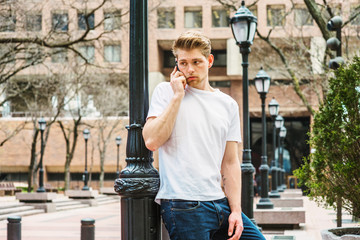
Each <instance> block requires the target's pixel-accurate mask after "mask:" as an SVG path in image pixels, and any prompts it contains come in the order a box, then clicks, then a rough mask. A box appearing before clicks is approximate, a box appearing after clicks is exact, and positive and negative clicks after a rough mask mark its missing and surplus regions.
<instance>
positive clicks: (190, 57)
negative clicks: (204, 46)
mask: <svg viewBox="0 0 360 240" xmlns="http://www.w3.org/2000/svg"><path fill="white" fill-rule="evenodd" d="M177 61H178V67H179V70H180V72H182V73H183V74H184V75H185V78H186V83H187V84H188V85H189V86H191V87H194V88H198V89H202V90H204V89H205V88H206V87H207V84H208V75H209V68H210V67H211V66H212V63H213V61H214V56H213V55H211V54H210V56H209V57H208V58H206V57H205V56H204V55H203V54H202V53H201V51H200V50H199V49H192V50H185V49H178V50H177Z"/></svg>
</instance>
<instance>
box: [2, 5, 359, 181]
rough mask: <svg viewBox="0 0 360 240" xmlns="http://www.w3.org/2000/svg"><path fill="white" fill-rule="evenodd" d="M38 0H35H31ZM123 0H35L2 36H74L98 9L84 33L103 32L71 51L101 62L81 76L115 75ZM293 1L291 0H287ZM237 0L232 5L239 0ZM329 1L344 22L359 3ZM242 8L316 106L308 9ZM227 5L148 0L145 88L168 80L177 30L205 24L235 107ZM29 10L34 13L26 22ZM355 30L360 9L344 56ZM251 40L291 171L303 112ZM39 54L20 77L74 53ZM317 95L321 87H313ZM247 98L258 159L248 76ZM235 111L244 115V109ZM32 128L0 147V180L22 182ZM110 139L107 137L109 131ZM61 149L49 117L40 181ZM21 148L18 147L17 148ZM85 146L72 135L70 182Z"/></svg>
mask: <svg viewBox="0 0 360 240" xmlns="http://www.w3.org/2000/svg"><path fill="white" fill-rule="evenodd" d="M39 2H40V3H41V4H38V3H39ZM128 2H129V1H123V0H121V1H114V2H110V3H106V4H104V5H103V6H102V5H101V2H100V1H99V0H94V1H89V2H88V3H87V5H85V4H83V3H81V2H77V3H76V4H75V5H76V6H73V5H71V4H69V5H66V4H64V3H63V2H62V1H57V0H48V1H34V2H32V3H30V4H29V5H31V6H29V7H28V10H27V11H26V14H28V15H26V14H25V15H26V16H29V17H27V18H21V16H19V14H15V13H14V15H12V16H10V17H11V18H10V20H9V19H8V20H9V21H7V22H8V23H9V24H8V25H9V26H7V27H6V28H3V29H2V31H1V32H0V38H2V37H8V36H20V35H22V34H24V30H25V33H28V34H40V35H46V34H48V33H49V31H51V30H54V29H58V30H61V31H63V32H69V33H72V34H74V35H75V36H76V35H80V34H81V33H82V32H84V30H85V29H86V24H85V25H84V14H86V13H88V12H89V11H91V10H93V9H97V10H96V11H94V13H93V15H91V16H90V17H89V18H88V19H89V26H90V28H93V30H90V32H89V34H90V37H91V36H92V37H95V36H98V34H99V33H102V32H106V31H110V32H109V33H107V34H106V35H105V37H101V38H100V39H99V40H95V41H89V42H87V43H86V44H79V45H78V46H77V47H78V50H79V52H81V53H82V54H83V55H84V56H85V57H86V58H88V60H89V61H91V62H93V63H96V64H97V65H99V66H101V67H103V68H102V69H101V71H100V72H99V71H98V70H96V69H95V70H94V69H91V68H90V69H89V70H88V71H86V74H87V75H89V76H92V77H95V78H99V79H101V78H103V77H104V76H106V78H107V79H112V80H113V81H116V80H117V78H118V77H124V76H125V78H126V76H127V74H128V61H129V52H128V51H129V48H128V44H129V43H128V39H129V38H128V36H129V27H128V25H127V23H128V21H129V15H128V10H129V6H128V4H129V3H128ZM253 2H254V1H246V4H247V5H250V4H252V3H253ZM292 2H295V3H294V4H295V5H293V4H292ZM317 2H319V4H322V3H323V2H322V1H317ZM237 4H238V6H239V5H240V1H239V3H237ZM100 5H101V6H100ZM330 5H331V7H332V10H333V11H334V13H335V14H340V15H341V16H342V17H343V19H344V21H347V20H348V19H349V18H350V17H351V16H353V14H354V13H355V12H356V11H359V1H358V0H349V1H345V2H343V1H341V0H333V1H330ZM39 6H41V7H39ZM99 6H100V7H99ZM98 7H99V8H98ZM235 9H236V8H235ZM250 10H251V11H252V12H253V13H254V15H256V16H257V17H258V31H259V33H260V34H261V35H262V36H267V35H268V33H269V31H271V39H272V41H273V42H274V43H276V44H277V45H278V46H280V48H281V49H283V51H284V52H285V53H286V57H288V59H289V62H290V65H291V66H290V67H294V66H296V67H295V68H294V69H295V72H296V74H297V76H298V77H299V80H300V83H301V84H300V89H301V91H302V93H303V94H304V95H305V97H306V99H307V100H308V101H309V105H310V106H311V107H313V108H314V109H316V107H317V106H318V94H317V93H316V92H314V91H313V86H314V85H315V84H316V79H318V78H320V77H324V75H325V74H326V73H324V71H323V69H324V67H323V64H324V63H323V62H322V61H321V59H322V57H323V56H324V54H325V48H326V44H325V40H324V38H323V36H322V33H321V31H320V29H319V28H318V27H317V24H316V23H315V22H314V20H313V19H312V18H311V16H310V14H309V12H308V11H307V8H306V6H305V5H304V3H303V1H300V0H298V1H290V0H275V1H271V3H270V2H268V1H265V0H260V1H258V2H257V3H256V4H255V5H251V7H250ZM30 13H31V14H30ZM233 14H234V9H232V8H226V7H224V6H222V5H221V4H220V3H218V2H217V1H215V0H200V1H190V0H184V1H173V0H166V1H156V0H152V1H149V21H148V27H149V81H150V94H151V91H152V90H153V88H154V87H155V86H156V85H157V84H158V83H159V82H162V81H168V80H169V74H170V72H171V71H172V69H173V67H174V63H175V62H174V57H173V56H172V54H171V45H172V42H173V40H174V39H175V38H176V37H177V36H178V35H179V34H180V33H181V32H184V31H186V30H188V29H197V30H199V31H202V32H204V33H205V34H206V35H207V36H208V37H209V38H210V39H211V41H212V47H213V51H212V53H213V54H214V56H215V63H214V66H213V67H212V68H211V70H210V82H211V84H212V86H213V87H216V88H219V89H220V90H222V91H223V92H225V93H227V94H229V95H230V96H232V97H233V98H234V99H235V100H236V101H237V102H238V103H239V107H240V110H241V108H242V107H241V105H242V76H241V75H242V68H241V62H242V59H241V55H240V53H239V47H238V46H236V44H235V40H234V39H233V35H232V33H231V29H230V27H229V22H228V19H229V17H231V16H233ZM323 14H324V15H326V14H328V13H327V12H326V9H324V11H323ZM22 16H24V14H23V15H22ZM14 19H15V20H14ZM21 19H22V20H21ZM24 19H25V20H24ZM30 19H32V22H31V21H30ZM34 22H35V24H34ZM31 23H33V24H31ZM40 23H41V24H40ZM39 24H40V27H39ZM59 24H60V25H59ZM359 31H360V17H356V18H354V19H353V20H352V22H351V23H349V24H347V27H346V28H344V29H343V32H344V35H346V38H345V39H344V42H345V40H346V44H344V46H343V48H344V56H345V57H346V58H350V57H351V56H353V55H354V54H356V52H357V51H358V48H359V45H360V40H359ZM299 42H301V43H303V46H304V49H306V50H304V49H298V48H297V46H298V45H297V44H299ZM295 43H296V44H295ZM251 49H252V52H251V53H250V55H249V62H250V66H249V79H250V82H251V80H252V79H253V78H254V77H255V75H256V73H257V72H258V71H259V69H260V67H261V66H263V67H264V70H265V71H266V72H267V73H268V74H269V75H270V77H271V78H272V85H271V87H270V92H269V93H268V95H267V100H266V104H268V103H269V101H270V100H271V99H272V98H273V97H275V98H276V100H277V101H278V102H279V104H280V114H281V115H282V116H283V117H284V118H285V126H286V127H287V129H288V135H287V137H286V140H285V148H286V149H287V150H288V151H289V154H290V161H291V170H293V169H295V168H297V167H298V166H299V165H300V164H301V161H302V157H304V156H306V155H308V153H309V152H310V148H309V146H308V145H307V144H306V139H307V131H308V130H309V129H310V122H311V113H310V112H309V110H308V108H306V107H305V106H304V104H303V102H302V101H301V99H300V97H299V96H298V95H297V94H296V93H295V91H294V88H293V85H292V82H291V77H290V75H289V72H288V71H287V69H286V68H285V67H284V64H283V63H282V62H281V59H280V57H279V56H278V55H277V54H276V52H275V51H274V50H273V49H272V48H271V47H270V45H269V44H267V43H266V42H265V41H264V40H261V39H260V38H259V36H256V37H255V40H254V43H253V45H252V47H251ZM301 54H303V55H304V57H303V58H299V56H297V55H301ZM54 56H55V57H54ZM299 59H300V60H299ZM46 61H47V64H46V69H44V68H45V67H44V66H43V65H36V66H33V67H29V68H27V69H26V70H25V71H22V72H20V73H19V74H17V75H16V78H19V79H24V78H28V77H29V76H30V77H31V76H38V77H39V79H41V78H43V77H46V76H48V75H47V74H48V73H46V74H45V73H44V72H45V71H46V70H47V68H51V69H54V72H55V73H57V74H60V75H61V74H62V73H63V72H60V73H59V72H57V71H59V70H57V69H59V68H58V66H59V65H61V64H63V63H64V62H72V61H73V62H76V61H78V60H77V58H76V57H74V55H73V54H72V53H64V52H63V51H60V53H59V54H57V55H51V57H48V59H47V60H46ZM106 68H109V69H111V72H109V71H107V70H106ZM319 94H320V96H321V93H319ZM83 95H88V93H87V94H86V93H83ZM82 97H83V96H82ZM249 103H250V106H249V108H250V117H251V146H252V152H253V153H252V154H253V157H252V158H253V163H254V165H255V167H258V166H259V165H260V154H261V148H260V144H261V124H260V116H261V112H260V111H261V108H260V105H261V102H260V98H259V95H258V94H257V93H256V90H255V87H254V86H253V85H252V84H250V89H249ZM71 104H73V105H76V101H75V102H74V101H72V102H70V103H69V105H71ZM9 106H10V107H9ZM11 106H12V107H11ZM98 106H99V103H97V102H96V99H95V100H94V103H93V104H92V105H91V104H90V105H89V104H88V105H87V107H88V108H92V109H93V111H92V116H95V118H96V119H99V118H100V119H101V116H102V115H101V110H99V109H97V108H99V107H98ZM70 108H71V107H70ZM20 110H21V111H23V112H26V109H16V104H14V103H12V104H8V105H5V106H4V105H3V106H2V112H3V117H2V119H0V121H1V124H3V125H4V126H8V128H9V129H11V127H12V128H15V126H17V125H16V123H18V122H21V121H24V120H25V119H24V118H23V117H20V118H14V116H16V115H15V114H14V113H15V112H19V111H20ZM21 111H20V112H21ZM125 111H126V109H125ZM240 113H241V114H242V111H240ZM20 115H21V114H20ZM22 116H25V115H22ZM85 117H86V116H85ZM269 120H270V119H269ZM86 121H89V122H92V121H96V120H94V118H87V119H86ZM126 121H127V120H126V118H121V124H120V125H119V126H121V127H119V130H118V131H117V133H118V134H120V135H121V136H122V138H123V139H124V141H123V144H122V145H121V148H120V152H121V158H120V159H121V165H122V167H124V166H125V165H126V163H125V157H126V156H125V146H126V144H125V142H126V141H125V139H126V134H127V133H126V130H125V129H124V126H125V125H126V124H127V123H126ZM32 129H33V126H31V124H28V127H27V128H26V129H25V130H23V131H21V132H20V133H19V134H18V135H17V136H15V137H14V138H12V139H11V140H10V141H9V142H7V143H6V144H5V145H4V146H2V147H1V148H0V174H1V179H0V180H3V179H6V180H12V181H16V180H19V181H24V180H25V179H26V171H27V168H28V165H29V158H30V153H29V151H30V150H29V147H28V145H29V140H27V139H29V138H30V139H31V136H32ZM92 132H94V134H92V136H94V138H95V136H96V132H97V130H96V129H94V131H92ZM268 135H269V137H268V139H271V137H270V136H271V123H268ZM112 139H115V135H114V136H113V137H112ZM268 144H269V146H268V150H269V156H271V149H272V148H271V147H270V146H271V144H272V143H271V142H269V143H268ZM63 148H64V143H63V139H62V138H61V132H60V131H59V129H58V128H57V127H56V126H54V130H52V131H51V133H50V136H49V139H48V145H47V147H46V150H45V155H44V159H45V160H44V164H45V169H46V172H47V178H48V180H49V181H52V182H57V184H58V185H59V186H61V185H62V179H63V175H62V171H63V165H64V159H65V151H64V150H63V151H62V149H63ZM93 148H94V153H93V155H92V156H93V165H92V167H93V168H92V172H93V179H94V181H93V184H94V185H93V186H94V187H96V186H97V185H96V184H97V183H96V179H97V176H98V174H99V169H100V167H99V166H100V163H99V157H98V156H99V154H98V153H96V151H97V150H96V149H95V147H93ZM20 149H21V151H19V150H20ZM89 151H90V150H89ZM83 153H84V144H83V141H82V138H81V137H80V140H79V144H78V147H77V149H76V153H75V157H74V160H73V162H72V164H71V171H72V179H73V184H75V185H74V186H75V187H76V186H78V185H81V173H82V171H83V165H84V160H83V159H84V154H83ZM240 156H241V154H240ZM155 165H156V163H155ZM115 171H116V146H115V141H113V142H112V143H111V144H109V148H108V150H107V155H106V162H105V172H106V173H107V174H106V176H105V180H106V184H107V185H109V186H112V184H113V178H114V174H113V173H114V172H115Z"/></svg>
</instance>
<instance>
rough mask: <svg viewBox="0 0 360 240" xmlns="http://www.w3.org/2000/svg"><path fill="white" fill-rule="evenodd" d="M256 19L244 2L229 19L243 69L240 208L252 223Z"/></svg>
mask: <svg viewBox="0 0 360 240" xmlns="http://www.w3.org/2000/svg"><path fill="white" fill-rule="evenodd" d="M256 25H257V18H256V17H255V16H254V15H253V14H252V13H251V11H250V10H249V9H247V8H246V7H245V1H244V0H243V1H242V2H241V7H240V8H239V9H238V10H237V12H236V13H235V15H234V17H233V18H231V29H232V32H233V35H234V37H235V40H236V44H237V45H238V46H239V47H240V53H241V55H242V68H243V147H244V149H243V156H242V164H241V173H242V174H241V176H242V181H241V183H242V193H241V205H242V206H241V207H242V210H243V212H244V213H245V214H246V215H247V216H248V217H249V218H250V219H251V220H252V221H253V222H255V220H254V211H253V202H254V183H253V175H254V172H255V169H254V166H253V165H252V163H251V149H250V118H249V93H248V92H249V79H248V66H249V61H248V57H249V53H250V52H251V49H250V46H251V45H252V43H253V40H254V37H255V32H256Z"/></svg>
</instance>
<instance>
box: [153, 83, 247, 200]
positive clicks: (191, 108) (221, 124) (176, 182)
mask: <svg viewBox="0 0 360 240" xmlns="http://www.w3.org/2000/svg"><path fill="white" fill-rule="evenodd" d="M173 95H174V93H173V90H172V88H171V86H170V83H168V82H163V83H160V84H159V85H158V86H157V87H156V88H155V90H154V92H153V95H152V100H151V104H150V108H149V113H148V116H147V117H148V118H149V117H157V116H159V115H160V114H161V113H162V112H163V111H164V110H165V108H166V107H167V106H168V104H169V103H170V100H171V98H172V97H173ZM227 141H236V142H240V141H241V135H240V119H239V108H238V104H237V103H236V101H235V100H234V99H232V98H231V97H230V96H228V95H226V94H224V93H222V92H221V91H219V90H218V89H216V90H215V91H214V92H210V91H203V90H199V89H196V88H192V87H190V86H187V87H186V89H185V96H184V98H183V100H182V102H181V105H180V109H179V112H178V115H177V118H176V122H175V126H174V129H173V131H172V133H171V135H170V138H169V139H168V140H167V141H166V142H165V143H164V144H163V145H162V146H161V147H160V148H159V171H160V189H159V192H158V194H157V196H156V201H157V202H159V200H160V199H183V200H194V201H211V200H216V199H220V198H223V197H224V196H225V195H224V192H223V191H222V189H221V173H220V170H221V162H222V159H223V156H224V152H225V146H226V142H227Z"/></svg>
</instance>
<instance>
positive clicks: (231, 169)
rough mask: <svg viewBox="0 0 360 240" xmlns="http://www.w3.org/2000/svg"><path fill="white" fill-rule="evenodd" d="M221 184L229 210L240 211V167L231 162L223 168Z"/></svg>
mask: <svg viewBox="0 0 360 240" xmlns="http://www.w3.org/2000/svg"><path fill="white" fill-rule="evenodd" d="M223 184H224V189H225V194H226V196H227V198H228V201H229V205H230V209H231V212H241V169H240V164H239V163H237V162H233V163H232V164H230V165H227V166H225V167H224V169H223Z"/></svg>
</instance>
